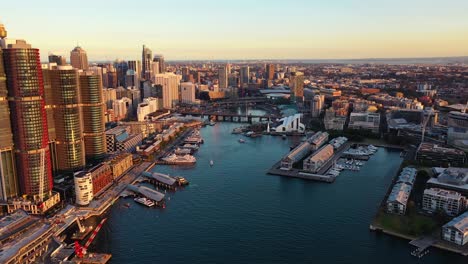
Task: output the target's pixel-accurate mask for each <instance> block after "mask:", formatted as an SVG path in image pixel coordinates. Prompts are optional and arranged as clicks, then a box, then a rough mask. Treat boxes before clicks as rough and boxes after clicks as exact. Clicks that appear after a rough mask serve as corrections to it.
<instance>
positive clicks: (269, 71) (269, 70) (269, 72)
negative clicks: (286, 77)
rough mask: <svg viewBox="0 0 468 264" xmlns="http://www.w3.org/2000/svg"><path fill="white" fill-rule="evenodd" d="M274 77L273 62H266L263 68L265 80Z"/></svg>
mask: <svg viewBox="0 0 468 264" xmlns="http://www.w3.org/2000/svg"><path fill="white" fill-rule="evenodd" d="M274 77H275V65H274V64H267V65H266V69H265V78H266V79H267V80H273V78H274Z"/></svg>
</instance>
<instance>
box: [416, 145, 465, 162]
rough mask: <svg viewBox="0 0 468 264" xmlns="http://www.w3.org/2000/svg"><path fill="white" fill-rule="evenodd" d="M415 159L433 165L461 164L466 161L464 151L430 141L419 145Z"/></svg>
mask: <svg viewBox="0 0 468 264" xmlns="http://www.w3.org/2000/svg"><path fill="white" fill-rule="evenodd" d="M416 160H417V161H419V162H421V163H428V164H431V165H433V166H463V164H465V163H466V161H467V159H466V155H465V152H464V151H462V150H459V149H454V148H449V147H444V146H440V145H437V144H432V143H421V144H420V145H419V147H418V150H417V151H416Z"/></svg>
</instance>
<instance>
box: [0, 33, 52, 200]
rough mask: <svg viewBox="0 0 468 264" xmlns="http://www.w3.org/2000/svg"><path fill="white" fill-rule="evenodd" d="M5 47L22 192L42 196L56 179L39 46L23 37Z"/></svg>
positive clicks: (32, 195)
mask: <svg viewBox="0 0 468 264" xmlns="http://www.w3.org/2000/svg"><path fill="white" fill-rule="evenodd" d="M2 42H3V41H2ZM2 48H4V50H3V58H4V64H5V71H6V76H7V87H8V96H9V98H10V99H9V102H10V110H11V121H12V127H13V139H14V143H15V152H16V165H17V166H16V167H17V173H18V176H19V183H20V188H21V193H22V194H26V195H29V196H31V197H32V198H35V199H39V200H42V198H44V195H48V194H50V191H51V190H52V184H53V183H52V169H51V160H50V149H49V145H48V144H49V137H48V127H47V118H46V111H45V107H44V106H45V101H44V85H43V78H42V70H41V63H40V57H39V50H38V49H34V48H31V45H29V44H27V43H26V42H25V41H21V40H17V41H16V42H12V41H11V40H10V42H9V44H8V45H5V44H2ZM2 124H3V123H2Z"/></svg>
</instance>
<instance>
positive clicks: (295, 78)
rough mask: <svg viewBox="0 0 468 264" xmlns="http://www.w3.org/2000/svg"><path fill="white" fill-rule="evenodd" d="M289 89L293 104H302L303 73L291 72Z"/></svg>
mask: <svg viewBox="0 0 468 264" xmlns="http://www.w3.org/2000/svg"><path fill="white" fill-rule="evenodd" d="M289 87H290V88H291V99H292V100H293V101H294V102H299V103H300V102H303V100H304V73H302V72H292V73H291V78H290V80H289Z"/></svg>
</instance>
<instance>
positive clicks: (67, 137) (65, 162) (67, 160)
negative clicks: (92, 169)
mask: <svg viewBox="0 0 468 264" xmlns="http://www.w3.org/2000/svg"><path fill="white" fill-rule="evenodd" d="M49 74H50V83H51V86H52V91H53V93H52V98H53V109H54V110H53V115H54V122H55V133H56V142H55V145H56V149H57V157H58V158H57V169H58V170H59V171H60V172H73V171H77V170H80V169H82V168H84V166H85V152H84V151H85V150H84V141H83V130H82V115H81V111H80V94H79V79H78V71H77V70H76V69H73V67H72V66H58V67H57V68H56V69H52V70H50V71H49Z"/></svg>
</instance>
